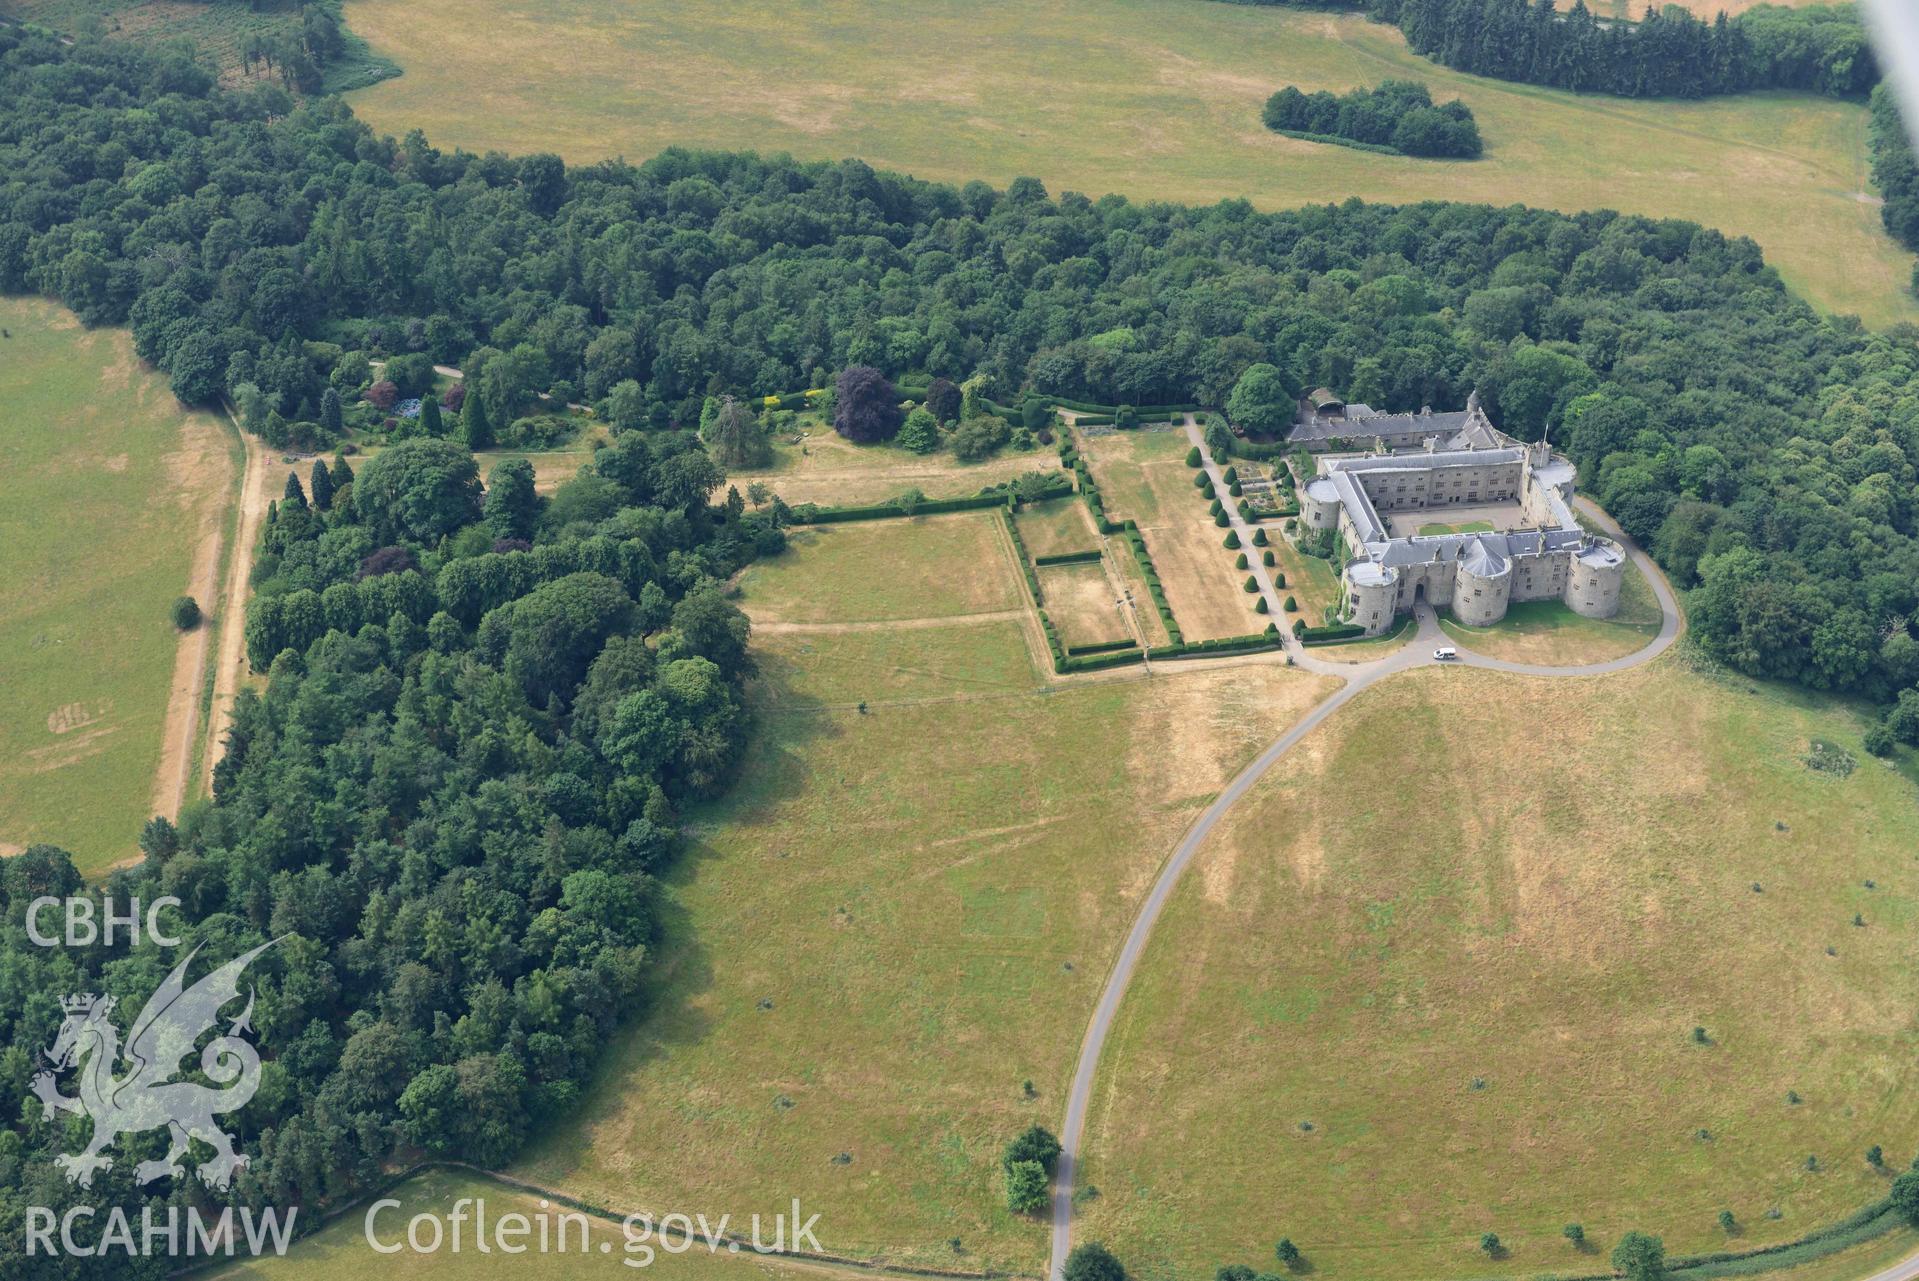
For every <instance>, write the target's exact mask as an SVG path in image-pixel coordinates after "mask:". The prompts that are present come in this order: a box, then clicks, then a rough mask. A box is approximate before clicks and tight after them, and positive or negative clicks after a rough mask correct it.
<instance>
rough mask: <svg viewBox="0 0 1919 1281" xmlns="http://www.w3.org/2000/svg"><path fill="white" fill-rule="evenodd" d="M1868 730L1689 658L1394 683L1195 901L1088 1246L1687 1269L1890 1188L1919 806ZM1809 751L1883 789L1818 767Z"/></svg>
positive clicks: (1124, 1253)
mask: <svg viewBox="0 0 1919 1281" xmlns="http://www.w3.org/2000/svg"><path fill="white" fill-rule="evenodd" d="M1864 728H1865V722H1863V721H1860V720H1857V719H1855V718H1854V717H1853V716H1852V715H1851V714H1850V713H1848V712H1845V711H1843V710H1836V709H1833V708H1832V707H1831V706H1830V705H1821V704H1820V703H1818V702H1817V701H1815V700H1813V699H1811V698H1809V697H1806V696H1802V695H1798V694H1794V693H1790V692H1785V691H1780V690H1774V689H1754V688H1753V687H1752V686H1751V685H1750V684H1749V683H1748V682H1747V681H1744V680H1729V679H1720V678H1716V677H1711V676H1708V675H1704V674H1701V673H1698V672H1695V671H1692V670H1690V669H1689V668H1688V666H1687V665H1686V664H1685V663H1684V662H1683V661H1681V659H1680V657H1679V656H1677V655H1675V656H1672V657H1668V658H1666V659H1663V660H1661V661H1660V662H1658V663H1655V664H1652V665H1649V666H1647V667H1644V668H1639V669H1635V670H1633V671H1631V672H1628V673H1622V674H1619V675H1616V676H1611V677H1606V678H1603V679H1594V680H1581V681H1564V680H1562V681H1539V680H1525V679H1518V678H1514V677H1511V676H1501V675H1497V674H1494V673H1486V672H1478V671H1472V670H1468V669H1438V668H1433V669H1425V670H1423V671H1420V672H1416V673H1412V674H1409V675H1406V676H1402V677H1399V678H1396V679H1394V680H1392V681H1390V682H1387V683H1385V684H1383V685H1381V686H1379V687H1377V688H1376V689H1373V690H1370V691H1368V692H1367V693H1366V694H1365V695H1363V696H1362V697H1361V698H1360V699H1359V700H1357V701H1355V702H1354V704H1353V705H1352V706H1351V707H1349V708H1347V709H1345V710H1344V711H1343V712H1342V713H1341V715H1340V716H1339V717H1336V718H1335V719H1333V720H1332V721H1330V722H1328V724H1327V725H1326V727H1325V728H1324V729H1323V730H1322V731H1320V732H1319V733H1317V734H1315V735H1314V736H1312V737H1310V738H1308V739H1307V741H1306V742H1305V743H1303V744H1302V745H1301V748H1300V749H1299V750H1300V755H1299V756H1298V757H1297V758H1296V759H1292V760H1289V761H1288V762H1286V763H1285V764H1284V766H1283V767H1282V768H1280V769H1277V770H1275V771H1274V772H1273V773H1272V774H1270V775H1268V776H1267V777H1266V778H1265V779H1264V780H1262V781H1261V782H1260V783H1259V784H1258V785H1257V787H1256V788H1255V789H1254V790H1253V792H1251V793H1250V794H1249V795H1248V796H1247V798H1246V800H1245V801H1244V802H1243V803H1242V805H1241V806H1240V807H1239V808H1236V809H1235V810H1234V811H1233V813H1232V814H1231V815H1230V816H1229V818H1228V820H1227V826H1226V827H1225V828H1224V829H1223V830H1222V831H1221V832H1220V833H1219V834H1218V835H1217V836H1216V837H1215V839H1213V840H1212V841H1211V842H1210V844H1209V845H1208V847H1207V848H1206V849H1204V850H1203V851H1202V852H1201V854H1200V856H1199V858H1198V860H1197V861H1196V862H1195V864H1194V866H1193V868H1192V869H1191V871H1190V872H1189V874H1188V876H1187V879H1186V880H1185V881H1184V882H1182V884H1181V885H1180V887H1179V890H1178V892H1177V894H1176V897H1175V898H1174V900H1173V902H1172V903H1171V904H1170V905H1169V906H1168V909H1167V912H1166V915H1165V917H1164V919H1163V920H1162V922H1161V925H1160V928H1159V931H1158V932H1157V933H1156V934H1155V935H1154V937H1153V940H1152V943H1151V945H1150V947H1149V949H1148V952H1147V954H1146V956H1145V957H1144V958H1143V961H1142V967H1141V970H1140V972H1139V974H1138V976H1137V977H1136V979H1135V981H1134V985H1133V988H1132V991H1131V993H1130V995H1129V997H1128V999H1127V1002H1126V1005H1125V1007H1124V1008H1123V1009H1122V1011H1121V1015H1120V1019H1119V1022H1118V1024H1117V1026H1116V1029H1115V1033H1114V1039H1113V1040H1112V1041H1111V1042H1110V1043H1109V1046H1108V1049H1107V1054H1106V1058H1105V1061H1104V1063H1103V1065H1102V1075H1103V1080H1102V1084H1101V1086H1100V1088H1099V1089H1098V1090H1097V1091H1096V1092H1095V1095H1094V1098H1095V1113H1094V1115H1093V1116H1092V1117H1091V1118H1090V1124H1089V1130H1088V1143H1089V1148H1090V1156H1089V1161H1088V1166H1087V1168H1086V1169H1085V1170H1084V1172H1083V1178H1084V1179H1085V1180H1086V1181H1088V1182H1091V1183H1093V1184H1096V1185H1097V1186H1098V1187H1099V1188H1100V1192H1101V1195H1100V1197H1099V1198H1098V1199H1096V1200H1094V1201H1092V1202H1090V1203H1089V1204H1088V1205H1087V1206H1086V1208H1085V1216H1086V1217H1085V1221H1084V1222H1083V1223H1082V1224H1081V1226H1080V1227H1079V1229H1078V1232H1079V1233H1080V1234H1081V1235H1082V1238H1083V1239H1084V1238H1099V1239H1104V1240H1105V1241H1106V1242H1108V1243H1109V1244H1110V1245H1111V1246H1112V1247H1113V1248H1114V1249H1115V1250H1116V1252H1117V1253H1118V1254H1119V1255H1120V1257H1121V1258H1123V1259H1125V1260H1126V1261H1127V1264H1128V1269H1129V1272H1130V1273H1132V1274H1133V1275H1137V1276H1139V1277H1140V1278H1142V1279H1143V1281H1159V1279H1160V1278H1167V1277H1171V1276H1174V1275H1179V1276H1193V1275H1198V1274H1200V1273H1202V1272H1203V1271H1204V1270H1206V1269H1210V1268H1213V1267H1215V1266H1217V1265H1219V1264H1222V1263H1240V1262H1243V1263H1249V1264H1252V1265H1254V1266H1255V1267H1258V1266H1261V1265H1262V1264H1266V1266H1270V1263H1269V1262H1268V1261H1269V1260H1270V1259H1271V1257H1272V1249H1273V1246H1272V1243H1273V1242H1274V1241H1275V1240H1277V1239H1278V1238H1279V1237H1281V1236H1290V1237H1291V1238H1292V1239H1293V1240H1294V1241H1295V1242H1297V1243H1298V1244H1299V1245H1300V1247H1301V1248H1302V1249H1303V1250H1304V1251H1305V1254H1306V1256H1307V1258H1308V1259H1309V1260H1311V1261H1312V1262H1313V1264H1314V1266H1315V1267H1316V1268H1317V1269H1318V1271H1319V1272H1320V1273H1321V1274H1323V1275H1326V1276H1339V1277H1350V1278H1355V1279H1357V1281H1370V1279H1372V1278H1387V1277H1406V1276H1420V1277H1427V1278H1436V1279H1437V1278H1446V1277H1477V1276H1486V1275H1526V1276H1531V1275H1539V1274H1542V1273H1556V1274H1566V1273H1578V1274H1590V1273H1592V1272H1594V1271H1598V1270H1601V1269H1600V1267H1599V1266H1596V1263H1595V1259H1594V1258H1590V1257H1586V1256H1582V1255H1580V1254H1578V1253H1576V1252H1574V1251H1573V1250H1572V1249H1571V1248H1570V1247H1569V1245H1568V1244H1567V1242H1566V1241H1565V1240H1563V1239H1562V1238H1561V1236H1560V1227H1561V1225H1563V1224H1565V1223H1568V1222H1578V1223H1582V1224H1583V1225H1584V1226H1585V1229H1586V1234H1587V1237H1588V1239H1589V1240H1591V1241H1592V1242H1593V1244H1594V1246H1595V1247H1596V1249H1597V1251H1598V1252H1599V1254H1598V1255H1597V1258H1598V1259H1600V1260H1603V1258H1604V1254H1605V1252H1609V1251H1610V1250H1611V1248H1612V1246H1613V1244H1614V1243H1615V1242H1616V1241H1617V1239H1618V1238H1619V1236H1620V1235H1621V1234H1622V1233H1624V1232H1625V1231H1628V1230H1632V1229H1640V1230H1645V1231H1650V1232H1655V1233H1658V1234H1660V1235H1662V1236H1663V1237H1664V1239H1665V1242H1666V1245H1667V1249H1668V1252H1669V1253H1670V1254H1676V1255H1683V1254H1693V1253H1700V1252H1704V1251H1710V1250H1723V1249H1727V1248H1735V1249H1752V1248H1755V1247H1760V1246H1764V1245H1768V1244H1772V1243H1777V1242H1783V1241H1790V1240H1793V1239H1796V1238H1798V1237H1800V1236H1802V1235H1804V1234H1806V1233H1808V1232H1810V1231H1813V1230H1816V1229H1818V1228H1821V1227H1823V1226H1825V1225H1826V1224H1829V1223H1831V1222H1834V1221H1836V1220H1839V1219H1841V1218H1843V1217H1844V1216H1845V1215H1847V1214H1848V1213H1850V1212H1852V1211H1853V1210H1855V1209H1857V1208H1859V1207H1861V1206H1864V1205H1867V1204H1869V1203H1872V1202H1874V1201H1877V1200H1879V1199H1881V1198H1883V1197H1884V1196H1885V1195H1886V1189H1887V1185H1888V1180H1889V1178H1890V1175H1889V1174H1887V1173H1884V1172H1881V1171H1878V1170H1875V1169H1873V1168H1872V1167H1870V1166H1869V1165H1868V1164H1867V1163H1866V1161H1865V1159H1864V1155H1863V1154H1864V1153H1865V1151H1866V1149H1867V1148H1868V1147H1869V1146H1871V1145H1873V1144H1881V1145H1883V1146H1884V1147H1885V1149H1886V1152H1887V1158H1886V1159H1887V1164H1888V1167H1889V1168H1890V1169H1895V1170H1896V1169H1900V1168H1904V1166H1905V1164H1906V1162H1907V1161H1908V1160H1910V1158H1911V1157H1912V1155H1913V1151H1914V1145H1915V1143H1919V1095H1915V1093H1914V1090H1913V1085H1914V1080H1913V1077H1914V1066H1913V1063H1914V1054H1913V1052H1914V1049H1915V1041H1916V1040H1919V1034H1916V1033H1915V1031H1914V1028H1913V1024H1912V1020H1911V1015H1910V1011H1911V1009H1912V1006H1913V1002H1914V999H1915V997H1919V966H1915V962H1914V959H1913V957H1912V955H1911V949H1910V948H1909V946H1907V942H1908V940H1909V938H1910V935H1911V930H1912V928H1913V925H1914V921H1915V916H1919V869H1916V868H1915V864H1914V862H1913V859H1912V850H1913V848H1914V845H1915V841H1916V840H1919V817H1915V810H1914V805H1913V802H1914V792H1913V788H1912V785H1911V783H1910V782H1909V781H1908V780H1906V779H1905V778H1904V777H1902V776H1901V775H1900V774H1899V773H1898V772H1897V771H1895V770H1892V769H1889V768H1887V767H1885V766H1883V765H1881V764H1880V763H1878V762H1877V761H1875V760H1874V759H1873V758H1871V757H1869V756H1867V755H1866V754H1865V753H1864V751H1863V749H1862V748H1861V747H1860V735H1861V732H1862V731H1863V729H1864ZM1814 739H1823V740H1825V741H1828V742H1831V743H1835V744H1838V745H1840V746H1842V747H1844V748H1846V749H1847V750H1848V751H1850V752H1851V753H1852V754H1853V755H1854V757H1855V758H1856V760H1857V768H1856V769H1855V770H1854V771H1853V772H1852V773H1851V774H1850V775H1847V776H1843V777H1842V776H1838V775H1836V774H1834V773H1831V772H1827V771H1822V770H1814V769H1811V768H1809V767H1808V766H1807V765H1806V764H1805V758H1806V757H1807V755H1808V754H1809V745H1810V743H1811V742H1812V740H1814ZM1855 914H1857V915H1858V918H1859V919H1860V920H1861V921H1863V924H1862V925H1855V924H1854V919H1855ZM1829 949H1830V950H1829ZM1707 958H1710V960H1709V961H1708V960H1707ZM1695 1027H1701V1028H1704V1029H1705V1040H1704V1042H1703V1043H1701V1042H1696V1041H1695V1040H1694V1038H1693V1036H1692V1029H1693V1028H1695ZM1795 1099H1796V1100H1797V1101H1796V1102H1795V1101H1793V1100H1795ZM1808 1157H1816V1158H1817V1161H1816V1168H1808V1165H1807V1158H1808ZM1722 1208H1724V1209H1730V1210H1732V1211H1733V1213H1734V1215H1735V1218H1736V1222H1737V1225H1738V1226H1737V1228H1736V1230H1735V1234H1734V1236H1733V1237H1732V1238H1731V1239H1730V1240H1729V1239H1728V1237H1727V1236H1726V1234H1725V1233H1724V1231H1722V1229H1721V1228H1720V1227H1719V1225H1718V1223H1717V1222H1716V1219H1717V1215H1718V1212H1719V1211H1720V1210H1721V1209H1722ZM1775 1212H1776V1217H1775ZM1488 1231H1492V1232H1496V1233H1497V1234H1498V1236H1499V1238H1500V1240H1501V1241H1502V1242H1503V1243H1504V1244H1505V1247H1506V1253H1505V1255H1504V1256H1503V1257H1501V1258H1499V1259H1492V1260H1489V1259H1488V1258H1487V1257H1486V1256H1485V1255H1484V1254H1483V1253H1481V1251H1480V1249H1479V1238H1480V1235H1481V1234H1482V1233H1484V1232H1488ZM1816 1274H1819V1275H1824V1274H1823V1273H1816Z"/></svg>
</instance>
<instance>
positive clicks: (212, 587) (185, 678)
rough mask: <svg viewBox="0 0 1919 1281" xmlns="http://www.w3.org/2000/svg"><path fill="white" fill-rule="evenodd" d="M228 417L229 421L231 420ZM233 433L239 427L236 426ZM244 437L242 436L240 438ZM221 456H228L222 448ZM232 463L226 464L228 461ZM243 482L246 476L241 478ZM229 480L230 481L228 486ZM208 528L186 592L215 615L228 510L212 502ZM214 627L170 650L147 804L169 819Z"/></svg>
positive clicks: (186, 777) (181, 788)
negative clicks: (167, 684)
mask: <svg viewBox="0 0 1919 1281" xmlns="http://www.w3.org/2000/svg"><path fill="white" fill-rule="evenodd" d="M229 421H231V420H229ZM234 430H235V432H236V434H237V433H238V430H239V429H238V427H237V426H236V427H235V428H234ZM243 439H244V438H243ZM221 456H222V458H223V459H227V458H230V455H228V454H226V453H225V451H222V455H221ZM229 465H230V464H229ZM241 480H242V482H243V481H244V477H242V478H241ZM232 483H233V482H232V481H229V482H228V485H229V486H230V485H231V484H232ZM206 523H207V526H208V528H207V530H206V532H205V533H204V534H203V535H202V536H201V538H200V540H199V542H198V545H197V546H196V547H195V548H194V551H193V565H192V568H191V570H190V571H189V573H188V577H187V592H186V594H187V595H189V596H191V597H193V599H194V600H196V601H201V602H205V604H206V606H207V608H208V609H209V610H210V611H212V612H213V613H216V614H217V613H218V612H219V611H221V610H223V609H224V608H225V606H224V604H220V603H216V594H217V593H218V592H219V590H220V560H221V555H222V551H223V549H224V548H225V546H226V525H227V522H226V510H225V505H224V504H216V505H214V506H213V508H212V509H211V511H209V513H208V515H207V520H206ZM212 632H213V629H212V628H211V627H210V626H208V623H207V621H202V622H201V624H200V625H199V626H198V627H195V628H194V629H193V630H192V631H190V632H188V633H186V634H185V635H183V636H182V637H181V638H180V644H179V647H178V648H177V650H176V651H175V654H174V660H173V683H172V687H171V690H170V692H169V693H168V695H167V710H166V718H165V720H163V721H162V722H161V730H160V762H159V764H158V766H157V767H156V768H155V770H154V777H153V797H152V800H151V802H150V804H149V806H148V808H149V809H150V810H151V811H152V812H153V813H154V814H158V815H163V816H164V817H166V818H168V819H170V820H171V819H178V818H179V817H180V808H181V806H183V805H185V804H186V800H187V792H188V789H189V786H190V784H191V783H192V776H193V749H194V744H195V741H196V739H197V736H198V734H199V730H200V701H201V698H200V696H201V694H202V693H203V692H204V691H205V689H206V676H207V661H208V658H209V656H210V655H211V653H212V650H213V637H212Z"/></svg>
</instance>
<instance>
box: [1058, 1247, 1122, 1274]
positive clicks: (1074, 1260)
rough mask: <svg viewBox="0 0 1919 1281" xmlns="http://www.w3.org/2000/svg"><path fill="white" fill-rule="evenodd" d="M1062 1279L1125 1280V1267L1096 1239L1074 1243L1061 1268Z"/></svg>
mask: <svg viewBox="0 0 1919 1281" xmlns="http://www.w3.org/2000/svg"><path fill="white" fill-rule="evenodd" d="M1061 1276H1062V1278H1063V1279H1064V1281H1126V1269H1125V1268H1123V1267H1121V1266H1120V1262H1119V1260H1118V1259H1115V1258H1114V1257H1113V1252H1112V1251H1111V1250H1108V1249H1107V1248H1106V1247H1105V1246H1103V1245H1101V1244H1100V1243H1099V1242H1097V1241H1088V1242H1087V1243H1086V1244H1085V1245H1076V1246H1074V1247H1073V1252H1072V1253H1071V1254H1069V1255H1067V1256H1066V1266H1065V1267H1064V1268H1063V1269H1061Z"/></svg>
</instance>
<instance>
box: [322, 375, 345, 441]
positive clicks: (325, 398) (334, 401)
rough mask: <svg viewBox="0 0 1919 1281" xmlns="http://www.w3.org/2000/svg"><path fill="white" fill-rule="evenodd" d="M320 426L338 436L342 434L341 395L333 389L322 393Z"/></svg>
mask: <svg viewBox="0 0 1919 1281" xmlns="http://www.w3.org/2000/svg"><path fill="white" fill-rule="evenodd" d="M320 426H322V427H324V428H325V429H326V430H327V431H329V432H332V433H333V434H334V435H336V436H337V435H339V434H340V429H341V416H340V393H339V392H337V391H335V390H334V389H333V388H331V387H329V388H327V389H326V390H325V391H323V392H321V393H320Z"/></svg>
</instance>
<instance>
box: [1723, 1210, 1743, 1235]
mask: <svg viewBox="0 0 1919 1281" xmlns="http://www.w3.org/2000/svg"><path fill="white" fill-rule="evenodd" d="M1738 1227H1739V1220H1738V1219H1736V1218H1734V1217H1733V1213H1732V1211H1731V1210H1721V1211H1720V1212H1719V1230H1720V1231H1721V1232H1724V1233H1725V1234H1726V1235H1727V1236H1731V1235H1732V1234H1733V1232H1734V1230H1736V1229H1737V1228H1738Z"/></svg>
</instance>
